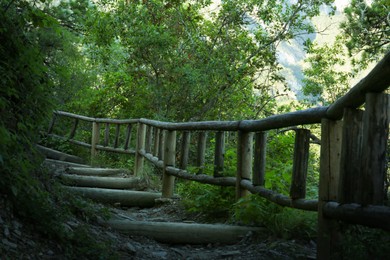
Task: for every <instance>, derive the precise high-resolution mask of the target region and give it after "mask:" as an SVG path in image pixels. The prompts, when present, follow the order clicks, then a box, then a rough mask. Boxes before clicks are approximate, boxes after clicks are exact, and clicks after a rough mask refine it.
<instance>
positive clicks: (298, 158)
mask: <svg viewBox="0 0 390 260" xmlns="http://www.w3.org/2000/svg"><path fill="white" fill-rule="evenodd" d="M309 145H310V130H307V129H297V130H295V145H294V161H293V173H292V180H291V187H290V197H291V198H292V199H304V198H305V197H306V176H307V167H308V162H309Z"/></svg>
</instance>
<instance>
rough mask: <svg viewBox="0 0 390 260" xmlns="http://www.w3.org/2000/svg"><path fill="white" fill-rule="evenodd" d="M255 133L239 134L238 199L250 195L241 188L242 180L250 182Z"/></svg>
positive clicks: (241, 132) (240, 132)
mask: <svg viewBox="0 0 390 260" xmlns="http://www.w3.org/2000/svg"><path fill="white" fill-rule="evenodd" d="M252 157H253V133H249V132H243V131H239V132H238V143H237V176H236V199H237V200H238V199H240V198H242V197H244V196H246V195H248V194H249V191H247V190H245V189H243V188H242V187H241V180H250V179H251V174H252Z"/></svg>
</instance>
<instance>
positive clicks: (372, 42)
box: [341, 0, 390, 69]
mask: <svg viewBox="0 0 390 260" xmlns="http://www.w3.org/2000/svg"><path fill="white" fill-rule="evenodd" d="M344 13H345V14H346V16H347V20H346V21H345V22H344V23H343V24H342V25H341V29H342V31H343V34H344V36H345V39H346V46H347V48H348V50H349V54H350V56H351V57H352V58H353V59H352V61H353V65H355V67H356V68H357V69H364V68H366V67H367V65H368V64H369V63H370V62H372V61H375V60H378V59H379V58H381V57H383V54H384V53H386V52H388V51H389V50H390V4H389V1H388V0H373V1H372V2H371V3H370V4H368V3H367V1H365V0H352V1H351V3H350V5H349V6H348V7H347V8H345V10H344Z"/></svg>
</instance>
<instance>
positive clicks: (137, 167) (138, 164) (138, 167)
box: [134, 123, 146, 176]
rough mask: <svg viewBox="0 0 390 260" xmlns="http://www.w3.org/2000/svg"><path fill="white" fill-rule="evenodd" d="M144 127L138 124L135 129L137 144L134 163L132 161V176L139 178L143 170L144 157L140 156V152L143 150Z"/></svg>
mask: <svg viewBox="0 0 390 260" xmlns="http://www.w3.org/2000/svg"><path fill="white" fill-rule="evenodd" d="M145 132H146V131H145V125H144V124H141V123H138V128H137V143H136V148H135V159H134V160H135V161H134V176H140V175H141V174H142V172H143V168H144V157H143V156H142V155H141V154H140V151H143V150H144V149H145Z"/></svg>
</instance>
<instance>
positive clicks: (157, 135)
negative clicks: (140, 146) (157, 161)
mask: <svg viewBox="0 0 390 260" xmlns="http://www.w3.org/2000/svg"><path fill="white" fill-rule="evenodd" d="M159 144H160V129H158V128H154V143H153V155H155V156H157V157H158V151H159V150H160V149H159Z"/></svg>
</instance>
